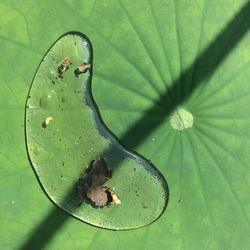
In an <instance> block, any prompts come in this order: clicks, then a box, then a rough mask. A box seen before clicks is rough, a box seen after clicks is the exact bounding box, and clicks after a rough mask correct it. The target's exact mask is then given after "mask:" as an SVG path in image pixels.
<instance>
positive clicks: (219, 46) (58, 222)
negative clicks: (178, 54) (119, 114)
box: [19, 1, 250, 250]
mask: <svg viewBox="0 0 250 250" xmlns="http://www.w3.org/2000/svg"><path fill="white" fill-rule="evenodd" d="M249 13H250V1H247V2H246V4H245V5H244V6H243V7H242V8H241V9H240V11H239V12H238V13H236V14H235V16H234V17H233V18H232V20H231V21H230V22H229V23H228V24H227V25H226V26H225V28H224V29H223V30H222V31H221V32H220V34H219V35H218V36H217V37H216V38H215V40H214V41H213V42H212V43H211V44H210V45H209V46H208V47H207V48H206V49H205V50H204V51H203V52H202V53H201V54H200V55H199V56H198V57H197V58H196V60H195V61H194V62H193V64H192V65H191V66H190V67H189V68H188V69H187V70H185V71H184V72H183V73H182V74H181V75H180V76H179V77H178V78H177V79H176V80H175V81H174V82H173V83H172V85H171V87H170V88H169V89H168V90H167V91H166V92H165V93H164V94H162V95H161V96H160V98H159V99H158V100H157V101H156V102H155V104H154V105H153V106H152V107H151V108H149V109H148V110H147V111H146V112H145V113H144V115H143V117H141V119H139V120H138V121H137V122H135V123H134V125H132V126H131V127H130V128H128V130H127V132H126V133H125V134H124V135H123V136H122V137H121V138H120V141H121V142H122V143H123V144H125V145H127V146H129V147H130V148H132V149H135V148H136V147H137V146H138V145H139V144H140V143H142V142H143V141H144V140H145V139H146V138H147V137H148V136H149V135H150V134H151V133H152V131H154V130H155V129H156V128H157V127H158V126H160V124H162V123H163V122H164V121H165V119H166V117H168V116H169V115H170V114H171V112H172V111H173V110H174V109H175V108H176V107H177V106H178V105H180V104H181V103H183V102H184V101H185V100H186V99H187V98H188V97H189V96H190V95H191V93H192V92H193V91H194V90H195V89H196V88H197V87H198V86H199V85H201V84H202V82H203V81H204V80H205V79H206V78H207V77H210V76H211V75H212V74H213V72H214V71H215V70H216V69H217V68H218V66H219V65H220V64H221V63H222V61H223V60H224V59H225V58H226V57H227V56H228V55H229V54H230V52H231V51H232V50H233V49H234V48H235V47H236V45H237V44H238V43H239V41H240V40H241V39H242V38H243V36H244V35H245V34H246V32H247V31H248V30H249V28H250V15H249ZM198 67H199V71H196V69H197V68H198ZM194 74H195V78H194ZM187 83H188V84H187ZM187 86H188V87H187ZM173 93H180V94H179V95H178V96H177V98H176V100H175V102H171V101H170V100H169V99H168V96H169V95H171V96H173ZM159 105H160V106H162V105H164V107H163V110H164V111H163V114H162V116H161V118H159V119H157V121H155V122H154V123H152V116H151V115H152V114H154V113H156V112H159V109H158V107H159ZM135 135H136V137H135ZM131 138H132V139H131ZM72 192H74V188H73V187H72V190H70V191H69V192H68V194H67V195H66V196H65V200H67V199H68V198H69V197H70V196H71V195H72ZM69 218H71V217H70V216H69V215H68V214H67V213H65V212H64V211H63V210H61V209H58V207H56V206H55V207H54V208H53V209H52V210H51V211H50V213H49V214H48V215H47V217H46V218H45V219H44V220H43V221H42V222H41V223H40V224H39V225H38V226H37V227H36V228H34V229H33V231H32V232H31V235H30V237H29V238H28V240H27V241H26V242H24V243H23V245H22V246H20V248H19V249H20V250H28V249H43V248H44V247H45V246H46V245H47V243H48V242H49V241H51V240H52V239H53V237H54V236H55V234H56V233H57V232H58V231H59V229H60V228H61V227H62V226H63V225H64V224H65V223H66V221H67V220H68V219H69Z"/></svg>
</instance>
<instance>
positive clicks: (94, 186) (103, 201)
mask: <svg viewBox="0 0 250 250" xmlns="http://www.w3.org/2000/svg"><path fill="white" fill-rule="evenodd" d="M111 178H112V171H111V170H109V169H108V167H107V164H106V162H105V160H104V159H103V158H102V157H100V158H98V159H97V160H94V161H92V162H91V164H90V166H89V167H88V168H87V170H86V171H85V173H84V175H83V176H82V177H80V178H79V181H78V184H77V193H78V196H79V198H80V199H81V201H82V202H83V201H86V203H90V204H91V205H92V206H93V207H94V208H102V207H104V206H108V205H117V204H120V203H121V201H120V199H119V198H118V196H117V195H116V194H115V193H114V192H113V190H112V189H111V188H109V187H107V186H103V185H104V183H105V182H107V181H108V180H109V179H111Z"/></svg>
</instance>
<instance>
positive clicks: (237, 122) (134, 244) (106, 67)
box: [0, 0, 250, 250]
mask: <svg viewBox="0 0 250 250" xmlns="http://www.w3.org/2000/svg"><path fill="white" fill-rule="evenodd" d="M249 5H250V4H249V1H246V0H238V1H225V0H219V1H215V0H211V1H205V0H191V1H184V0H180V1H177V0H170V1H163V0H156V1H152V0H147V1H142V0H139V1H132V0H129V1H115V0H111V1H110V0H109V1H108V0H107V1H106V0H104V1H81V0H77V1H74V0H73V1H72V0H70V1H69V0H63V1H48V0H45V1H31V0H25V1H1V3H0V7H1V8H0V45H1V68H0V79H1V85H0V93H1V98H0V107H1V108H0V113H1V123H0V126H1V142H2V144H1V145H2V146H1V150H0V162H1V174H0V175H1V176H0V177H1V181H0V186H1V191H2V192H1V196H0V201H1V206H0V214H1V227H0V228H1V241H0V242H1V243H0V244H1V245H0V246H1V248H2V249H18V248H21V247H23V249H34V246H35V248H36V249H39V248H45V249H61V248H62V247H63V248H64V249H99V248H100V246H101V247H102V249H155V248H156V249H192V250H193V249H248V248H249V245H250V240H249V239H250V237H249V235H250V227H249V223H250V222H249V221H250V202H249V195H248V190H249V188H250V168H249V167H250V166H249V162H250V156H249V148H250V145H249V144H250V142H249V138H250V137H249V136H250V134H249V133H250V132H249V126H250V119H249V113H250V105H249V91H250V89H249V79H250V71H249V60H250V52H249V51H250V47H249V44H250V35H249V26H250V21H249V12H250V10H249V9H250V7H249ZM71 30H77V31H80V32H82V33H84V34H86V35H87V36H88V37H89V38H90V39H91V42H92V45H93V49H94V57H93V62H94V70H93V82H92V84H93V95H94V98H95V100H96V103H97V105H98V107H99V109H100V112H101V115H102V118H103V120H104V122H105V124H106V125H107V126H108V127H109V128H110V129H111V131H112V132H114V133H115V134H116V135H117V136H118V137H119V138H120V139H121V141H122V143H123V144H125V146H127V147H128V148H131V149H133V150H136V151H138V152H139V153H140V154H142V155H144V156H145V157H146V158H148V159H150V160H151V161H152V162H153V164H154V165H155V166H157V168H158V169H159V170H160V171H161V173H162V174H163V175H164V176H165V178H166V179H167V180H168V185H169V191H170V197H169V204H168V207H167V209H166V211H165V213H164V214H163V215H162V216H161V217H160V218H159V219H158V220H157V221H156V222H154V223H152V224H151V225H149V226H147V227H144V228H141V229H136V230H130V231H120V232H113V231H109V230H105V229H100V228H95V227H93V226H91V225H88V224H86V223H82V222H81V221H78V220H76V219H74V218H73V217H71V216H69V215H68V214H66V213H64V212H63V211H62V210H61V209H60V208H58V207H56V206H55V205H54V204H53V203H52V202H51V201H49V199H48V198H47V196H46V195H45V193H44V192H43V190H42V189H41V187H40V186H39V182H38V180H37V179H36V177H35V174H34V172H33V170H32V167H31V164H30V162H29V160H28V157H27V153H26V145H25V135H24V124H23V123H24V113H25V100H26V97H27V93H28V89H29V87H30V84H31V82H32V79H33V77H34V74H35V72H36V69H37V65H38V64H39V62H40V60H41V58H42V57H43V55H44V54H45V53H46V51H47V49H48V48H49V46H50V45H51V44H52V43H53V42H54V41H55V40H56V39H57V38H58V37H59V36H60V35H61V34H63V33H65V32H68V31H71ZM178 110H185V111H187V112H189V113H190V114H191V115H192V116H193V125H192V127H189V128H185V129H183V130H177V129H174V128H173V127H172V125H171V122H170V120H171V116H172V115H176V114H177V113H178ZM175 111H177V113H176V112H175ZM175 117H176V116H175ZM184 120H185V119H183V117H182V118H180V119H179V120H178V121H184ZM184 127H185V126H184Z"/></svg>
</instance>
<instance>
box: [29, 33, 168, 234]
mask: <svg viewBox="0 0 250 250" xmlns="http://www.w3.org/2000/svg"><path fill="white" fill-rule="evenodd" d="M92 70H93V62H92V48H91V44H90V42H89V40H88V39H87V38H86V37H85V36H84V35H82V34H81V33H76V32H74V33H73V32H72V33H67V34H65V35H63V36H62V37H60V38H59V39H58V40H57V41H56V42H55V43H54V44H53V46H52V47H51V48H50V50H49V51H48V52H47V53H46V55H45V56H44V58H43V60H42V62H41V63H40V65H39V67H38V70H37V72H36V75H35V77H34V80H33V83H32V85H31V88H30V90H29V94H28V98H27V105H26V141H27V149H28V154H29V158H30V161H31V163H32V165H33V168H34V170H35V172H36V174H37V176H38V178H39V180H40V182H41V184H42V186H43V188H44V190H45V192H46V193H47V195H48V196H49V197H50V199H51V200H52V201H53V202H54V203H55V204H57V205H58V206H59V207H61V208H62V209H64V210H65V211H67V212H68V213H70V214H72V215H73V216H75V217H77V218H78V219H80V220H82V221H84V222H87V223H90V224H92V225H95V226H99V227H103V228H108V229H113V230H124V229H132V228H138V227H142V226H145V225H148V224H150V223H152V222H153V221H155V220H156V219H157V218H158V217H159V216H160V215H161V214H162V212H163V211H164V209H165V207H166V203H167V199H168V189H167V185H166V182H165V179H164V178H163V177H162V176H161V174H160V173H159V172H158V171H157V170H156V169H155V168H154V167H153V166H152V164H150V163H149V162H148V161H146V160H145V159H144V158H142V157H141V156H139V155H137V154H134V153H131V152H129V151H128V150H126V149H125V148H124V147H123V146H121V145H120V144H119V142H118V141H117V139H115V137H114V136H113V135H112V134H111V133H110V132H109V131H108V130H107V129H106V127H105V126H104V125H103V123H102V122H101V120H100V117H99V113H98V111H97V108H96V105H95V103H94V100H93V98H92V95H91V74H92ZM107 91H110V90H107ZM98 159H99V160H98ZM104 165H105V168H103V166H104ZM105 173H106V174H105ZM111 173H112V175H111ZM79 190H80V191H79Z"/></svg>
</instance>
